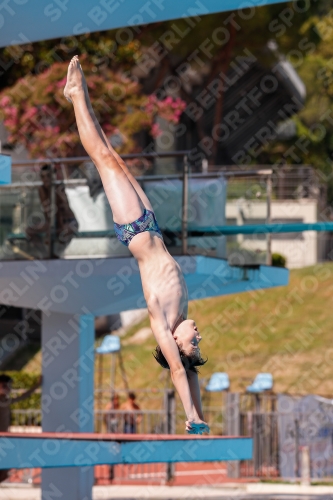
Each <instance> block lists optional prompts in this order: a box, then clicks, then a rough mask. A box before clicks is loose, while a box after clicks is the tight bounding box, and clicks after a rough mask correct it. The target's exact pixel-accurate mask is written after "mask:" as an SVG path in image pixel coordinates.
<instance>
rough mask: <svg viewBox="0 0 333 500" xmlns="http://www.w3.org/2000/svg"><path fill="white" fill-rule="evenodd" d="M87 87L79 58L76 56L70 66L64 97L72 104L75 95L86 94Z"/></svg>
mask: <svg viewBox="0 0 333 500" xmlns="http://www.w3.org/2000/svg"><path fill="white" fill-rule="evenodd" d="M85 86H86V82H85V78H84V74H83V72H82V69H81V66H80V61H79V58H78V56H74V57H73V59H72V60H71V62H70V63H69V66H68V72H67V82H66V85H65V88H64V96H65V97H66V99H67V100H68V101H69V102H72V101H73V96H74V95H75V94H78V93H81V94H83V93H84V91H85Z"/></svg>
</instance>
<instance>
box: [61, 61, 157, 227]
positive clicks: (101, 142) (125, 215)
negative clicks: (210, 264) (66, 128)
mask: <svg viewBox="0 0 333 500" xmlns="http://www.w3.org/2000/svg"><path fill="white" fill-rule="evenodd" d="M64 95H65V97H66V98H67V99H69V100H70V101H71V102H72V103H73V105H74V112H75V117H76V123H77V127H78V130H79V134H80V139H81V142H82V145H83V147H84V149H85V150H86V151H87V153H88V155H89V156H90V158H91V159H92V161H93V162H94V164H95V165H96V167H97V169H98V171H99V174H100V176H101V179H102V183H103V186H104V189H105V192H106V195H107V197H108V200H109V203H110V205H111V209H112V212H113V218H114V221H115V222H117V223H118V224H127V223H129V222H133V221H134V220H136V219H138V218H139V217H141V215H142V213H143V210H144V208H148V209H151V208H150V204H149V206H145V205H146V204H145V200H144V199H143V200H142V199H141V197H140V196H139V194H138V192H137V190H136V189H135V187H134V186H133V183H132V182H131V180H130V178H129V176H128V175H127V174H126V171H125V170H124V168H123V167H122V166H121V165H120V164H119V162H118V161H117V158H116V156H115V155H114V154H113V151H112V147H111V145H110V144H109V142H108V141H107V139H106V137H105V135H104V133H103V131H102V129H101V127H100V125H99V123H98V122H97V119H96V116H95V114H94V112H93V110H92V106H91V103H90V99H89V95H88V89H87V87H86V82H85V78H84V75H83V72H82V69H81V66H80V63H79V59H78V57H77V56H75V57H73V59H72V60H71V62H70V64H69V67H68V75H67V83H66V86H65V89H64ZM125 167H126V166H125ZM134 180H135V179H134ZM135 182H136V181H135ZM148 203H149V201H148Z"/></svg>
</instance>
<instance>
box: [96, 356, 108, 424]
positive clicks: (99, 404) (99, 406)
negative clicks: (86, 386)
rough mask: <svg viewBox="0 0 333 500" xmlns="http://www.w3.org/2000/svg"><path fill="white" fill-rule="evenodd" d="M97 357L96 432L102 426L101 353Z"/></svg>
mask: <svg viewBox="0 0 333 500" xmlns="http://www.w3.org/2000/svg"><path fill="white" fill-rule="evenodd" d="M97 359H98V386H99V387H98V389H99V391H98V399H97V415H98V419H97V432H102V427H103V411H102V410H103V393H102V387H103V354H98V355H97ZM106 432H109V429H106Z"/></svg>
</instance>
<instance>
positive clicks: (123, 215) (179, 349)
mask: <svg viewBox="0 0 333 500" xmlns="http://www.w3.org/2000/svg"><path fill="white" fill-rule="evenodd" d="M64 95H65V97H66V99H68V100H69V101H70V102H71V103H72V104H73V106H74V113H75V118H76V123H77V127H78V131H79V135H80V139H81V142H82V145H83V147H84V148H85V150H86V151H87V153H88V155H89V156H90V158H91V160H92V162H93V163H94V164H95V166H96V167H97V170H98V172H99V174H100V176H101V180H102V183H103V186H104V189H105V193H106V196H107V198H108V201H109V203H110V206H111V210H112V213H113V219H114V226H115V232H116V235H117V238H118V239H119V240H120V241H121V242H122V243H123V244H124V245H126V246H127V247H128V248H129V250H130V251H131V253H132V254H133V256H134V257H135V259H136V260H137V261H138V265H139V270H140V276H141V281H142V288H143V293H144V297H145V299H146V303H147V307H148V313H149V319H150V325H151V329H152V331H153V333H154V336H155V339H156V341H157V343H158V346H157V348H156V350H155V353H154V356H155V359H156V360H157V361H158V362H159V363H160V364H161V365H162V366H163V367H164V368H168V369H170V373H171V379H172V381H173V383H174V385H175V387H176V389H177V392H178V394H179V396H180V399H181V401H182V403H183V406H184V410H185V413H186V423H185V429H186V431H187V432H188V433H191V434H203V433H208V432H209V427H208V425H207V424H206V422H205V421H204V417H203V411H202V405H201V397H200V388H199V381H198V373H197V368H196V367H197V366H200V365H203V364H204V363H205V360H203V359H202V356H201V354H200V349H199V342H200V341H201V336H200V333H199V331H198V328H197V326H196V324H195V321H193V320H192V319H188V318H187V314H188V291H187V287H186V283H185V280H184V276H183V274H182V271H181V269H180V266H179V264H178V263H177V262H176V261H175V260H174V259H173V257H172V256H171V255H170V253H169V252H168V250H167V248H166V246H165V244H164V241H163V237H162V233H161V231H160V228H159V226H158V224H157V221H156V218H155V214H154V211H153V208H152V206H151V204H150V201H149V199H148V197H147V196H146V194H145V193H144V191H143V189H142V188H141V187H140V185H139V183H138V182H137V180H136V179H135V178H134V177H133V175H132V174H131V173H130V171H129V170H128V168H127V166H126V165H125V163H124V161H123V160H122V159H121V158H120V156H119V155H118V154H117V153H116V151H115V150H114V149H113V147H112V146H111V143H110V142H109V141H108V139H107V137H106V135H105V133H104V132H103V130H102V128H101V126H100V125H99V123H98V121H97V118H96V116H95V113H94V111H93V108H92V105H91V102H90V98H89V93H88V87H87V83H86V80H85V77H84V74H83V71H82V68H81V65H80V62H79V58H78V56H74V57H73V59H72V60H71V62H70V64H69V67H68V74H67V83H66V86H65V88H64Z"/></svg>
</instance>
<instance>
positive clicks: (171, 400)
mask: <svg viewBox="0 0 333 500" xmlns="http://www.w3.org/2000/svg"><path fill="white" fill-rule="evenodd" d="M164 408H165V413H166V429H165V430H166V434H176V400H175V391H174V390H173V389H166V391H165V393H164ZM174 475H175V464H174V463H167V464H166V481H167V482H169V481H171V479H173V478H174Z"/></svg>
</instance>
